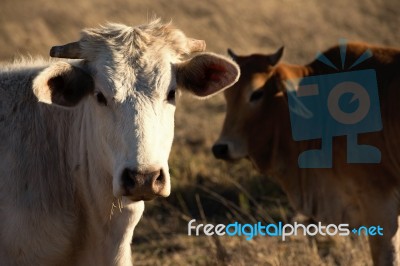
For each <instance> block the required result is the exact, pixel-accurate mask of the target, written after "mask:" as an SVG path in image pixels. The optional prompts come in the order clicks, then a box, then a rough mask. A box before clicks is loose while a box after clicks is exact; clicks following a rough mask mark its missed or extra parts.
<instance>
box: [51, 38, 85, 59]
mask: <svg viewBox="0 0 400 266" xmlns="http://www.w3.org/2000/svg"><path fill="white" fill-rule="evenodd" d="M50 56H51V57H58V58H71V59H80V58H82V57H81V47H80V45H79V42H71V43H67V44H65V45H60V46H53V47H52V48H51V50H50Z"/></svg>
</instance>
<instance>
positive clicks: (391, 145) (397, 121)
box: [213, 43, 400, 265]
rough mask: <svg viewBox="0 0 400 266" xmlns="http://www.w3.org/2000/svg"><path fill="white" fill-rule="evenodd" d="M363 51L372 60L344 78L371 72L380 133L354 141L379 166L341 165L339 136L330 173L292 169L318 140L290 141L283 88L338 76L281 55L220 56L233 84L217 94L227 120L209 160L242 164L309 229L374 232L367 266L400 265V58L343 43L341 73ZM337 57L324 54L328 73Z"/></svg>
mask: <svg viewBox="0 0 400 266" xmlns="http://www.w3.org/2000/svg"><path fill="white" fill-rule="evenodd" d="M368 49H370V51H371V52H372V57H370V58H369V59H367V60H365V61H364V62H362V63H361V64H359V65H358V66H356V67H354V68H352V70H362V69H374V70H375V71H376V79H377V85H378V94H379V102H380V109H381V118H382V126H383V129H382V130H381V131H379V132H373V133H363V134H359V135H358V142H359V143H362V144H368V145H371V146H374V147H376V148H378V149H379V150H380V152H381V161H380V163H363V164H362V163H354V164H350V163H347V161H346V160H347V159H348V158H347V147H346V145H347V140H346V136H338V137H334V138H333V145H332V146H333V147H332V158H333V165H332V167H330V168H300V167H299V164H298V163H299V161H298V158H299V155H300V154H301V153H302V152H303V151H306V150H310V149H312V148H313V149H316V148H317V149H318V148H319V147H321V139H318V140H317V139H316V140H303V141H294V140H293V138H292V132H291V130H292V129H291V120H290V110H289V108H288V107H289V106H288V105H289V104H288V100H289V99H288V94H289V93H290V92H289V91H288V90H287V89H286V88H287V86H286V84H287V83H286V82H287V80H295V79H300V78H302V77H310V76H317V75H324V74H331V73H337V71H338V70H336V69H334V68H332V67H329V66H327V65H325V64H323V63H321V62H320V61H318V60H315V61H313V62H311V63H310V64H307V65H305V66H299V65H289V64H284V63H280V64H277V63H278V62H279V60H280V58H281V56H282V54H283V48H281V49H279V50H278V51H277V52H276V53H274V54H270V55H261V54H253V55H250V56H237V55H235V54H234V53H233V52H232V51H230V50H228V52H229V53H230V55H231V56H232V57H233V58H234V60H235V61H236V62H237V63H238V64H239V65H240V69H241V77H240V79H239V81H238V83H236V84H235V85H233V86H232V87H231V88H229V89H228V90H226V91H225V92H224V95H225V99H226V101H227V114H226V117H225V121H224V125H223V129H222V133H221V135H220V138H219V140H218V141H217V142H216V144H215V145H214V146H213V153H214V155H215V156H216V157H217V158H219V159H224V160H236V159H240V158H249V159H250V160H251V161H252V163H253V164H254V166H255V167H256V168H257V169H258V170H259V171H260V172H261V173H264V174H268V175H270V176H272V177H273V178H274V179H275V180H276V182H278V183H279V184H280V186H281V187H282V188H283V189H284V191H285V192H286V194H287V196H288V198H289V200H290V202H291V204H292V206H293V207H294V208H295V209H296V210H298V211H300V212H301V213H303V214H305V215H307V216H309V217H312V218H314V219H315V220H317V221H318V220H319V221H322V222H326V223H336V224H339V223H348V224H350V226H351V227H356V226H361V225H364V226H372V225H374V226H377V225H380V226H381V227H383V230H384V234H383V236H371V237H370V238H369V242H370V247H371V252H372V258H373V261H374V264H375V265H392V264H396V263H399V262H400V260H399V258H400V256H399V252H398V248H399V243H398V242H396V241H398V240H397V238H398V237H399V236H400V234H397V231H398V230H397V229H398V214H399V207H400V202H399V196H400V194H399V187H400V186H399V182H400V140H399V137H398V136H399V135H400V111H399V109H398V106H399V102H400V50H398V49H394V48H385V47H378V46H372V45H368V44H363V43H349V44H348V46H347V52H346V61H345V64H344V69H348V68H349V67H350V66H351V65H352V64H353V63H354V62H356V61H357V59H358V58H360V56H361V55H362V54H364V53H365V51H366V50H368ZM339 50H340V47H339V46H336V47H333V48H331V49H329V50H327V51H326V52H325V53H324V55H325V56H326V58H328V59H330V61H331V62H332V63H333V64H334V65H335V66H340V65H341V56H340V51H339ZM340 71H341V70H340ZM308 130H315V129H314V128H309V129H308ZM368 156H369V154H364V157H365V158H367V159H368V158H369V157H368Z"/></svg>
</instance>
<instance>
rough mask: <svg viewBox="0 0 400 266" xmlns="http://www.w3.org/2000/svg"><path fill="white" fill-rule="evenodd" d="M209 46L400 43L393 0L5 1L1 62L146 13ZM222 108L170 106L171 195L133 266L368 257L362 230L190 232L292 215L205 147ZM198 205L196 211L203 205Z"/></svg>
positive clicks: (144, 233)
mask: <svg viewBox="0 0 400 266" xmlns="http://www.w3.org/2000/svg"><path fill="white" fill-rule="evenodd" d="M154 14H156V15H158V16H160V17H162V18H163V19H164V20H165V21H168V20H170V19H173V22H174V23H175V24H176V25H177V26H178V27H179V28H181V29H183V30H184V31H185V32H186V33H187V35H189V36H191V37H195V38H199V39H200V38H202V39H205V40H206V41H207V47H208V49H209V50H211V51H215V52H220V53H225V51H226V48H228V47H231V48H233V49H234V50H235V51H236V52H237V53H250V52H265V53H268V52H271V51H273V50H275V49H277V48H278V47H279V46H281V45H282V44H284V45H285V46H286V54H285V59H286V60H287V61H290V62H293V63H305V62H307V61H311V60H312V59H313V57H314V55H315V53H316V52H317V51H319V50H323V49H326V48H327V47H329V46H331V45H334V44H336V42H337V40H338V38H340V37H344V38H348V39H349V40H360V41H367V42H372V43H380V44H385V45H392V46H399V43H400V28H399V25H400V16H399V15H398V14H400V5H399V4H398V1H397V0H387V1H385V0H365V1H356V0H354V1H348V0H337V1H320V0H304V1H298V0H281V1H278V0H276V1H272V0H270V1H264V0H253V1H234V0H221V1H212V0H205V1H183V0H169V1H161V0H157V1H134V0H129V1H128V0H114V1H107V0H97V1H95V0H90V1H82V0H69V1H50V0H20V1H14V0H2V1H1V3H0V47H1V49H0V61H4V60H12V59H13V58H16V57H19V56H20V55H21V54H22V55H26V54H27V53H30V54H32V55H42V56H47V54H48V51H49V48H50V47H51V46H52V45H56V44H62V43H66V42H70V41H74V40H76V39H77V38H78V37H79V31H80V29H81V28H83V27H91V26H96V25H98V24H104V23H105V22H106V21H114V22H122V23H126V24H133V25H135V24H141V23H145V22H146V21H147V20H148V18H149V17H151V16H152V15H154ZM223 116H224V103H223V100H222V97H221V96H218V97H215V98H213V99H210V100H207V101H204V102H197V101H194V100H193V99H190V98H188V97H185V98H184V99H182V100H181V101H180V103H179V109H178V111H177V114H176V137H175V143H174V146H173V151H172V154H171V158H170V165H171V172H172V175H173V180H172V182H173V192H172V195H171V197H170V198H168V199H160V200H157V201H154V202H151V203H148V204H147V209H146V212H145V215H144V217H143V219H142V221H141V222H140V224H139V226H138V228H137V230H136V232H135V237H134V240H133V243H134V245H133V255H134V259H135V262H136V263H135V264H136V265H371V261H370V258H369V255H368V245H367V244H366V243H367V242H366V239H364V238H362V239H357V240H353V239H351V238H329V239H328V238H306V237H298V238H292V239H290V241H286V242H282V241H280V240H279V239H277V238H267V237H256V238H255V239H253V240H251V241H246V240H245V239H244V238H240V237H221V238H219V239H215V238H208V237H205V236H202V237H189V236H187V231H186V230H187V221H188V220H190V219H192V218H196V219H197V220H198V221H200V220H207V221H208V222H211V223H220V222H221V223H229V222H231V221H233V220H238V221H242V222H245V223H247V222H252V221H255V220H259V221H265V222H271V221H278V220H283V221H290V220H291V219H292V218H293V215H294V214H293V211H292V210H291V209H290V207H289V206H288V203H287V200H286V198H285V196H284V195H283V193H282V192H281V191H280V190H279V188H278V187H277V186H276V185H274V184H273V183H271V182H270V181H269V180H268V178H266V177H262V176H260V175H258V174H257V173H256V172H255V171H254V170H253V169H252V167H251V165H250V164H249V163H248V162H240V163H239V164H236V165H228V164H225V163H223V162H220V161H217V160H215V159H213V158H212V155H211V152H210V147H211V145H212V143H213V141H215V139H216V138H217V136H218V132H219V130H220V127H221V123H222V120H223ZM200 210H202V211H200Z"/></svg>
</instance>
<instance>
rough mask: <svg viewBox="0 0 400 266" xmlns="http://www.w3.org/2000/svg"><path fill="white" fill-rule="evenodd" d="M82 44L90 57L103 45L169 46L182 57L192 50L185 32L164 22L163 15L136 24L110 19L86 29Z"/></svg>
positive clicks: (136, 49) (130, 48)
mask: <svg viewBox="0 0 400 266" xmlns="http://www.w3.org/2000/svg"><path fill="white" fill-rule="evenodd" d="M80 45H81V47H82V48H83V53H84V55H85V56H86V58H91V57H93V56H95V55H96V54H99V53H101V52H102V50H103V49H113V50H116V51H121V52H123V53H124V54H126V52H128V53H130V54H134V53H141V52H143V51H144V50H147V49H149V48H150V49H154V50H160V49H163V48H167V49H170V50H172V51H173V52H175V53H176V54H177V56H178V57H180V56H181V55H187V54H189V53H190V49H189V47H188V38H187V37H186V36H185V34H184V33H183V32H182V31H181V30H179V29H177V28H175V27H174V26H172V23H166V24H163V23H161V21H160V19H155V20H153V21H151V22H150V23H148V24H143V25H140V26H136V27H130V26H126V25H123V24H118V23H107V24H106V25H105V26H101V27H99V28H88V29H84V30H83V31H82V33H81V40H80ZM90 55H92V56H90Z"/></svg>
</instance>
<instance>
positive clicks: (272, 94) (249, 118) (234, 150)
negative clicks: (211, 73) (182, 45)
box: [212, 47, 287, 160]
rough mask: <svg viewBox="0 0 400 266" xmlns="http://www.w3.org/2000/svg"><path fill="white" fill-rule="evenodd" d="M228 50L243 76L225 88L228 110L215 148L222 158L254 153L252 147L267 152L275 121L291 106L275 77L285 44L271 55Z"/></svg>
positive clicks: (232, 158)
mask: <svg viewBox="0 0 400 266" xmlns="http://www.w3.org/2000/svg"><path fill="white" fill-rule="evenodd" d="M228 53H229V54H230V56H231V57H232V58H233V59H234V60H235V61H236V62H237V63H238V64H239V66H240V71H241V76H240V78H239V81H238V82H237V83H236V84H234V85H233V86H232V87H230V88H229V89H227V90H225V91H224V96H225V100H226V104H227V111H226V116H225V120H224V125H223V129H222V132H221V134H220V137H219V139H218V140H217V141H216V143H215V144H214V146H213V148H212V151H213V154H214V156H215V157H216V158H218V159H224V160H237V159H241V158H245V157H248V156H250V154H249V151H251V152H259V153H263V152H265V147H268V145H270V143H268V142H269V141H271V138H272V135H273V134H275V132H274V130H275V128H274V125H275V124H276V122H277V121H279V120H280V119H282V117H281V116H280V114H279V110H281V109H282V107H284V108H286V109H287V105H286V104H285V100H283V99H282V98H284V97H281V96H282V94H280V93H279V92H280V89H279V88H278V87H277V86H276V84H275V83H274V80H273V74H274V71H275V65H276V64H277V63H278V62H279V60H280V59H281V57H282V54H283V47H282V48H280V49H278V50H277V51H276V52H275V53H273V54H269V55H261V54H253V55H250V56H238V55H235V54H234V53H233V51H231V50H228ZM263 147H264V149H263ZM261 156H264V155H263V154H261ZM264 157H265V156H264Z"/></svg>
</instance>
